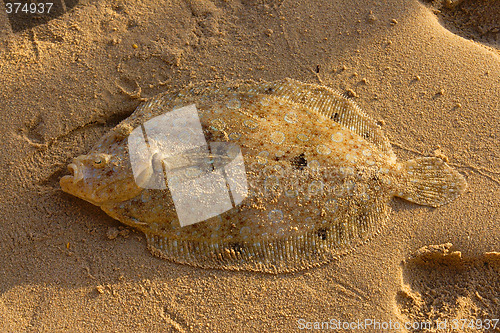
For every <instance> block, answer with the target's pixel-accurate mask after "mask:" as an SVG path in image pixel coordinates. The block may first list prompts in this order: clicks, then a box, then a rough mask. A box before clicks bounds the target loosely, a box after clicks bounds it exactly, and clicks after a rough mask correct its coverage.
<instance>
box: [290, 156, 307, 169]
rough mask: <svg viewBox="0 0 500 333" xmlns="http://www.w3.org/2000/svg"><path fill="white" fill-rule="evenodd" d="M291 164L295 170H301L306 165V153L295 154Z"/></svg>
mask: <svg viewBox="0 0 500 333" xmlns="http://www.w3.org/2000/svg"><path fill="white" fill-rule="evenodd" d="M291 164H292V167H293V168H294V169H295V170H303V169H304V168H305V167H306V166H307V160H306V155H305V154H304V153H302V154H300V155H299V156H295V157H294V158H293V159H292V161H291Z"/></svg>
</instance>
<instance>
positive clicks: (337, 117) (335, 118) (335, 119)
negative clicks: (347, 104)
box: [333, 112, 339, 121]
mask: <svg viewBox="0 0 500 333" xmlns="http://www.w3.org/2000/svg"><path fill="white" fill-rule="evenodd" d="M333 120H334V121H339V114H338V113H337V112H335V113H334V115H333Z"/></svg>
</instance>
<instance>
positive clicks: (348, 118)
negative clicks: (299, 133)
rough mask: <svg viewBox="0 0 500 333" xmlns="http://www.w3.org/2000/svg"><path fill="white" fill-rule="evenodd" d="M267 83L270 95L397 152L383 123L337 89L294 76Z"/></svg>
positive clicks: (266, 86) (385, 151)
mask: <svg viewBox="0 0 500 333" xmlns="http://www.w3.org/2000/svg"><path fill="white" fill-rule="evenodd" d="M264 86H265V88H264V90H267V92H268V94H271V95H273V96H276V97H278V98H282V99H285V100H287V101H290V102H294V103H297V104H301V105H304V106H306V107H308V108H310V109H312V110H314V111H316V112H318V113H320V114H322V115H324V116H326V117H328V118H330V119H331V120H333V121H335V122H337V123H339V124H340V125H342V126H344V127H346V128H347V129H349V130H351V131H353V132H354V133H356V134H358V135H359V136H361V137H363V138H364V139H365V140H367V141H368V142H371V143H373V144H374V145H375V146H376V147H377V148H379V149H380V150H381V151H382V152H384V153H386V154H388V155H391V156H392V155H393V154H394V153H393V151H392V148H391V144H390V142H389V140H388V139H387V138H386V137H385V136H384V134H383V132H382V130H381V128H380V126H378V125H377V124H376V123H375V121H374V120H373V119H371V118H370V117H369V116H367V115H366V114H365V113H364V112H363V111H362V110H361V109H360V108H359V106H357V105H356V103H354V102H353V101H352V100H350V99H348V98H346V97H344V96H342V95H341V94H340V93H338V92H336V91H335V90H333V89H330V88H328V87H324V86H318V85H314V84H306V83H302V82H299V81H296V80H292V79H284V80H282V81H276V82H273V83H270V84H269V83H268V84H265V85H264ZM270 88H271V89H272V90H273V91H271V89H270ZM264 93H265V92H264Z"/></svg>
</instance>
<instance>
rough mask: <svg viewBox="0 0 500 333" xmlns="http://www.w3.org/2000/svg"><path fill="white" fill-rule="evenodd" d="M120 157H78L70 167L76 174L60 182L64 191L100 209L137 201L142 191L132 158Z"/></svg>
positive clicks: (96, 153)
mask: <svg viewBox="0 0 500 333" xmlns="http://www.w3.org/2000/svg"><path fill="white" fill-rule="evenodd" d="M119 156H120V155H114V154H107V153H103V152H95V153H90V154H88V155H80V156H78V157H76V158H74V159H73V161H72V163H70V164H69V165H68V169H69V171H71V172H72V174H71V175H67V176H64V177H62V178H61V180H60V182H59V183H60V185H61V189H62V190H63V191H64V192H67V193H69V194H72V195H74V196H76V197H79V198H81V199H83V200H86V201H88V202H90V203H92V204H94V205H97V206H102V205H103V204H106V203H112V202H121V201H125V200H129V199H131V198H134V197H135V196H137V195H138V194H139V193H140V192H141V191H142V189H141V188H140V187H138V186H137V185H136V183H135V181H134V177H133V174H132V170H131V167H130V163H129V162H128V159H124V158H123V157H119Z"/></svg>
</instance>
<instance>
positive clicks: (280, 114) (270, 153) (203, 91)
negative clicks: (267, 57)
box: [61, 79, 466, 273]
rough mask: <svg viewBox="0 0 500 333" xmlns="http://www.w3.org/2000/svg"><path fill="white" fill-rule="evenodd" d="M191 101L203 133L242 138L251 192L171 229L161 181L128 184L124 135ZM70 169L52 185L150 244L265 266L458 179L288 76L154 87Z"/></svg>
mask: <svg viewBox="0 0 500 333" xmlns="http://www.w3.org/2000/svg"><path fill="white" fill-rule="evenodd" d="M191 104H195V106H196V108H197V110H198V115H199V118H200V121H201V124H202V128H203V132H204V135H205V138H206V139H207V141H211V142H213V141H222V142H231V143H234V144H236V145H238V146H239V147H240V149H241V152H242V155H243V158H244V163H245V169H246V176H247V181H248V187H249V194H248V197H246V198H245V199H244V201H243V202H242V203H241V204H239V205H237V206H236V207H234V208H233V209H230V210H228V211H226V212H225V213H222V214H220V215H218V216H216V217H213V218H210V219H208V220H205V221H203V222H200V223H196V224H193V225H189V226H184V227H181V226H180V224H179V220H178V218H177V214H176V211H175V208H174V204H173V200H172V198H171V196H170V192H169V191H168V189H167V190H150V189H142V188H141V187H140V186H138V185H137V184H136V183H135V181H134V177H133V175H132V170H131V166H130V161H129V156H128V148H127V136H128V134H129V133H130V132H131V131H132V130H133V129H134V128H136V127H138V126H140V125H141V124H142V123H144V122H146V121H147V120H149V119H152V118H154V117H156V116H159V115H161V114H163V113H165V112H169V111H171V110H172V109H175V108H178V107H183V106H188V105H191ZM96 161H97V162H99V163H97V164H96ZM70 169H71V170H73V171H74V175H72V176H65V177H63V178H62V179H61V187H62V189H63V190H64V191H66V192H68V193H71V194H74V195H76V196H78V197H80V198H82V199H85V200H87V201H89V202H92V203H93V204H96V205H98V206H100V207H101V208H102V209H103V210H104V211H105V212H106V213H108V214H109V215H110V216H112V217H113V218H115V219H117V220H119V221H121V222H123V223H125V224H127V225H129V226H132V227H135V228H137V229H140V230H142V231H143V232H144V233H145V234H146V238H147V240H148V246H149V248H150V249H151V250H152V252H153V253H154V254H156V255H158V256H161V257H164V258H167V259H171V260H174V261H177V262H181V263H187V264H191V265H197V266H201V267H207V268H225V269H244V270H255V271H263V272H270V273H279V272H291V271H296V270H300V269H305V268H308V267H312V266H316V265H319V264H322V263H324V262H327V261H329V260H332V259H333V258H336V257H338V256H339V255H340V254H342V253H345V252H348V251H350V250H352V249H353V248H355V247H356V246H357V245H359V244H361V243H363V242H365V241H367V240H368V239H370V238H371V237H373V236H374V235H376V234H377V233H378V232H379V231H380V230H381V228H382V227H383V226H384V225H385V222H386V220H387V216H388V213H389V210H388V206H387V202H388V201H389V200H391V198H392V197H393V196H400V197H402V198H405V199H407V200H410V201H413V202H416V203H419V204H425V205H429V206H434V207H437V206H440V205H442V204H445V203H448V202H450V201H452V200H453V199H455V198H456V197H457V196H458V195H459V194H461V193H462V192H463V191H464V189H465V186H466V183H465V180H464V179H463V177H462V176H461V175H460V174H459V173H457V172H456V171H454V170H453V169H451V168H450V167H449V166H448V165H446V163H444V162H442V161H441V160H439V159H437V158H423V159H416V160H411V161H408V162H406V163H399V162H397V160H396V156H395V155H394V153H393V152H392V149H391V147H390V143H389V142H388V140H387V139H386V138H385V137H384V135H383V133H382V131H381V130H380V128H379V126H377V125H376V124H375V122H374V121H372V120H371V119H370V118H369V117H368V116H366V115H365V114H364V113H363V112H362V111H361V110H360V109H359V108H358V107H357V106H356V105H355V104H354V103H353V102H352V101H351V100H348V99H347V98H345V97H343V96H341V95H340V94H338V93H336V92H334V91H332V90H330V89H328V88H326V87H321V86H315V85H308V84H303V83H300V82H297V81H294V80H290V79H286V80H283V81H277V82H271V83H265V82H264V83H251V82H250V83H249V82H247V83H239V84H229V85H225V86H221V87H217V86H214V85H212V86H211V85H205V86H199V87H195V88H186V89H184V90H182V91H180V92H177V93H165V94H161V95H159V96H157V97H155V98H153V99H152V100H150V101H149V102H147V103H145V104H143V105H141V106H140V107H138V109H137V110H136V111H135V112H134V114H133V115H132V116H131V117H129V118H127V119H126V120H124V121H123V122H122V123H120V124H119V125H118V126H117V127H116V128H114V129H113V130H112V131H111V132H110V133H108V134H107V135H106V136H105V137H103V138H102V139H101V140H100V141H99V142H98V143H97V144H96V146H95V147H94V148H93V149H92V151H91V152H90V153H89V154H88V155H83V156H80V157H78V158H76V159H75V161H74V163H73V164H72V166H71V167H70ZM196 190H197V191H203V189H196Z"/></svg>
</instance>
